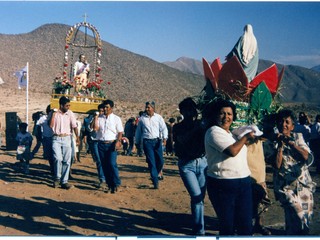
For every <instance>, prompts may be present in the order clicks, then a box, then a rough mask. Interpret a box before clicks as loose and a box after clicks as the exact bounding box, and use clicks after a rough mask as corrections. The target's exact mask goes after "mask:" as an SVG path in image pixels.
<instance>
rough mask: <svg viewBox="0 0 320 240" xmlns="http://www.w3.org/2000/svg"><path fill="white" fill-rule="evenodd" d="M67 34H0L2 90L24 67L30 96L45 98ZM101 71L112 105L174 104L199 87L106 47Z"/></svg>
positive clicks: (51, 28) (44, 30)
mask: <svg viewBox="0 0 320 240" xmlns="http://www.w3.org/2000/svg"><path fill="white" fill-rule="evenodd" d="M69 29H70V26H67V25H63V24H46V25H43V26H41V27H39V28H37V29H35V30H34V31H32V32H30V33H26V34H17V35H4V34H0V59H1V63H2V68H1V69H0V77H1V78H2V79H3V80H4V82H5V83H4V84H3V85H2V87H3V88H16V87H17V79H16V78H15V77H14V76H13V73H14V72H15V71H17V70H19V69H22V68H23V67H24V66H25V65H26V63H27V62H29V69H30V71H29V72H30V74H29V76H30V90H31V91H39V92H47V93H48V94H49V93H51V91H52V82H53V79H54V77H55V76H56V75H62V72H63V63H64V45H65V36H66V33H67V31H68V30H69ZM80 34H81V33H80ZM80 51H82V49H80V50H79V52H80ZM84 51H85V50H84ZM78 54H79V53H74V54H73V55H72V53H69V58H70V59H71V58H72V59H73V60H72V61H73V62H75V61H77V60H78ZM92 55H93V54H92ZM87 58H88V61H89V63H90V62H91V63H92V62H93V59H92V60H91V59H90V55H87ZM101 67H102V72H101V75H102V79H104V88H105V92H106V94H107V96H108V97H109V98H111V99H113V100H116V101H126V102H145V101H147V100H150V99H152V100H155V101H156V102H158V103H169V104H172V103H178V102H179V101H180V100H182V99H183V98H184V97H186V96H193V95H197V94H199V93H200V92H201V90H202V88H203V87H204V84H205V82H204V78H203V77H202V76H199V75H196V74H191V73H186V72H182V71H179V70H176V69H174V68H171V67H168V66H166V65H164V64H161V63H158V62H156V61H153V60H152V59H150V58H148V57H145V56H141V55H138V54H134V53H132V52H129V51H127V50H124V49H120V48H118V47H116V46H113V45H111V44H110V43H108V42H106V41H103V50H102V58H101ZM107 82H110V83H111V84H110V85H107V84H106V83H107Z"/></svg>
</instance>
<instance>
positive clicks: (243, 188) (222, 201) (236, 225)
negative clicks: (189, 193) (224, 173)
mask: <svg viewBox="0 0 320 240" xmlns="http://www.w3.org/2000/svg"><path fill="white" fill-rule="evenodd" d="M207 190H208V195H209V199H210V201H211V203H212V205H213V208H214V210H215V212H216V213H217V215H218V218H219V228H220V229H219V232H220V235H235V234H237V235H252V187H251V179H250V177H246V178H237V179H217V178H212V177H208V178H207Z"/></svg>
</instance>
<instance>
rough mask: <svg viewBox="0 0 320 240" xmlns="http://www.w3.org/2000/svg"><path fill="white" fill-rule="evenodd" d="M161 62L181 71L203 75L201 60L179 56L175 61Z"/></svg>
mask: <svg viewBox="0 0 320 240" xmlns="http://www.w3.org/2000/svg"><path fill="white" fill-rule="evenodd" d="M163 64H165V65H167V66H169V67H172V68H176V69H178V70H180V71H183V72H189V73H194V74H198V75H203V66H202V63H201V61H199V60H195V59H192V58H187V57H180V58H178V59H177V60H176V61H173V62H164V63H163Z"/></svg>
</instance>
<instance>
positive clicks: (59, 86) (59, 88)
mask: <svg viewBox="0 0 320 240" xmlns="http://www.w3.org/2000/svg"><path fill="white" fill-rule="evenodd" d="M72 87H73V84H72V83H71V82H70V81H69V80H68V79H62V78H61V77H56V78H55V79H54V82H53V88H54V89H55V92H56V93H66V90H70V88H72Z"/></svg>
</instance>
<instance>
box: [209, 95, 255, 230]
mask: <svg viewBox="0 0 320 240" xmlns="http://www.w3.org/2000/svg"><path fill="white" fill-rule="evenodd" d="M206 115H207V116H209V119H207V120H208V124H209V126H211V127H210V128H209V129H208V130H207V132H206V135H205V150H206V156H207V161H208V170H207V190H208V195H209V198H210V201H211V203H212V205H213V207H214V210H215V212H216V214H217V216H218V219H219V231H220V235H234V234H237V235H251V234H252V190H251V180H250V170H249V167H248V162H247V147H246V146H245V143H246V142H247V141H248V140H250V139H254V132H253V131H252V132H249V133H247V134H245V135H244V136H243V137H242V138H240V139H239V140H238V139H237V138H236V137H235V136H234V135H233V134H232V133H231V130H230V126H231V124H232V123H233V121H234V120H235V119H236V107H235V105H234V104H233V103H232V102H230V101H226V100H219V101H217V102H214V103H212V104H210V105H208V107H207V108H206Z"/></svg>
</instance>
